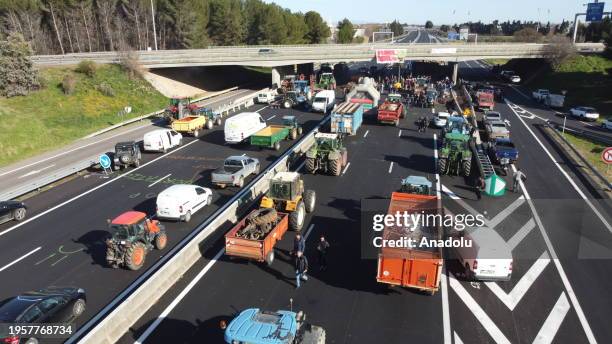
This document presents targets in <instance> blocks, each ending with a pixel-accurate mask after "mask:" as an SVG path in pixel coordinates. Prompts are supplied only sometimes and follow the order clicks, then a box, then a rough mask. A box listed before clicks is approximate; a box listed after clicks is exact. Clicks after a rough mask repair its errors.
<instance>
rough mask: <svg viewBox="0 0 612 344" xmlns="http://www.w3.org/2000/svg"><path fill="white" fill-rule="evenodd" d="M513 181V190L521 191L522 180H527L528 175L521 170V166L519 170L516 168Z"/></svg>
mask: <svg viewBox="0 0 612 344" xmlns="http://www.w3.org/2000/svg"><path fill="white" fill-rule="evenodd" d="M512 180H513V183H512V191H513V192H519V191H521V190H520V188H521V183H520V182H521V180H527V176H526V175H525V173H523V171H521V169H520V168H519V169H518V170H516V172H514V176H513V177H512Z"/></svg>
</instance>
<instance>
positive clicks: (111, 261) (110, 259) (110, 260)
mask: <svg viewBox="0 0 612 344" xmlns="http://www.w3.org/2000/svg"><path fill="white" fill-rule="evenodd" d="M106 264H108V266H110V267H112V268H113V269H116V268H117V261H116V260H115V250H113V249H112V248H111V247H107V248H106Z"/></svg>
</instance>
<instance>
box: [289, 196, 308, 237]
mask: <svg viewBox="0 0 612 344" xmlns="http://www.w3.org/2000/svg"><path fill="white" fill-rule="evenodd" d="M304 218H306V209H305V207H304V202H302V201H300V203H298V205H297V206H296V207H295V210H294V211H293V212H292V213H290V214H289V228H291V229H292V230H294V231H296V232H299V231H301V230H302V227H304Z"/></svg>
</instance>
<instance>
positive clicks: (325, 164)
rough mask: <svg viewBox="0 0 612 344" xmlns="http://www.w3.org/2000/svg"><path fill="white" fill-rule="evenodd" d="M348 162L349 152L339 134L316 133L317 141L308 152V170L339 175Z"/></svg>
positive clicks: (306, 163) (309, 171)
mask: <svg viewBox="0 0 612 344" xmlns="http://www.w3.org/2000/svg"><path fill="white" fill-rule="evenodd" d="M347 163H348V152H347V149H346V147H344V145H343V144H342V140H341V137H340V136H339V135H338V134H327V133H317V134H315V143H314V144H313V145H312V147H310V149H309V150H308V151H307V152H306V162H305V168H306V172H308V173H312V174H314V173H316V172H317V171H322V172H323V173H327V174H331V175H334V176H339V175H340V173H342V169H343V168H344V167H345V166H346V164H347Z"/></svg>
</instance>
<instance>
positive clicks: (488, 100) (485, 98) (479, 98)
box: [476, 90, 495, 110]
mask: <svg viewBox="0 0 612 344" xmlns="http://www.w3.org/2000/svg"><path fill="white" fill-rule="evenodd" d="M476 105H477V106H478V108H479V109H481V110H493V108H494V107H495V95H494V94H493V93H491V92H485V91H481V90H479V91H478V92H476Z"/></svg>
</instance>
